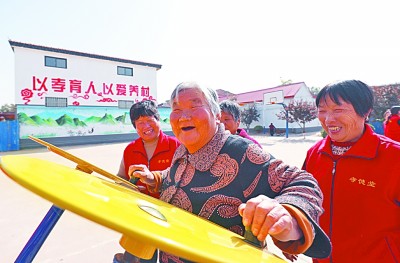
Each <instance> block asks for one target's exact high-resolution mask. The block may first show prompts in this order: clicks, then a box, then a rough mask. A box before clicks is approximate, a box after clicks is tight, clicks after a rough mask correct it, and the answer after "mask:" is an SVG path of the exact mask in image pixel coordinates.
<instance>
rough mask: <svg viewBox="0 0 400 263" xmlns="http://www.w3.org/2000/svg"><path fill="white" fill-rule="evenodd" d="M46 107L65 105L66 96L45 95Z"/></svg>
mask: <svg viewBox="0 0 400 263" xmlns="http://www.w3.org/2000/svg"><path fill="white" fill-rule="evenodd" d="M45 103H46V104H45V105H46V107H67V106H68V104H67V98H54V97H46V102H45Z"/></svg>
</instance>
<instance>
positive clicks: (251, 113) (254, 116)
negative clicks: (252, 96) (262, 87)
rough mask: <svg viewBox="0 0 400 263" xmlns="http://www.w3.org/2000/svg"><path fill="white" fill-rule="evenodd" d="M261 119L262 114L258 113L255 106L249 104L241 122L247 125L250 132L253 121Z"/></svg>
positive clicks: (241, 117) (242, 114)
mask: <svg viewBox="0 0 400 263" xmlns="http://www.w3.org/2000/svg"><path fill="white" fill-rule="evenodd" d="M259 119H260V113H258V110H257V108H256V105H255V104H249V105H248V106H247V108H245V109H244V110H243V111H242V113H241V115H240V121H241V122H242V123H244V124H245V125H246V128H247V131H249V130H250V125H251V123H252V122H253V121H258V120H259Z"/></svg>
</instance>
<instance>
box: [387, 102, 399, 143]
mask: <svg viewBox="0 0 400 263" xmlns="http://www.w3.org/2000/svg"><path fill="white" fill-rule="evenodd" d="M399 111H400V106H393V107H391V108H390V115H389V116H387V119H386V121H385V123H384V134H385V136H386V137H389V138H390V139H392V140H395V141H397V142H400V114H399Z"/></svg>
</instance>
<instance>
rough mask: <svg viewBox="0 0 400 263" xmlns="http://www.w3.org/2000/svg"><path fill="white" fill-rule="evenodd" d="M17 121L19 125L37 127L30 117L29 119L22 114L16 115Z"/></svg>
mask: <svg viewBox="0 0 400 263" xmlns="http://www.w3.org/2000/svg"><path fill="white" fill-rule="evenodd" d="M18 120H19V122H20V123H23V124H27V125H34V126H38V124H37V123H36V122H35V121H34V120H33V119H32V118H31V117H29V116H28V115H26V114H25V113H23V112H22V113H18Z"/></svg>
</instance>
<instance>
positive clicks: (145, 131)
mask: <svg viewBox="0 0 400 263" xmlns="http://www.w3.org/2000/svg"><path fill="white" fill-rule="evenodd" d="M130 118H131V122H132V124H133V127H134V128H135V129H136V132H137V134H138V135H139V138H138V139H136V140H135V141H133V142H131V143H130V144H129V145H128V146H127V147H126V148H125V150H124V155H123V158H122V161H121V165H120V168H119V171H118V176H120V177H122V178H124V179H126V180H129V176H128V170H129V166H131V165H134V164H144V165H146V166H147V167H148V168H149V169H152V170H164V169H166V168H168V167H169V166H170V165H171V161H172V157H173V156H174V153H175V150H176V148H178V146H179V145H180V143H179V141H178V140H177V139H176V138H175V137H172V136H168V135H166V134H164V133H163V132H162V131H161V127H160V114H159V113H158V110H157V105H156V103H155V102H154V101H150V100H145V101H141V102H137V103H135V104H133V105H132V107H131V109H130ZM135 184H136V185H137V186H139V188H140V189H141V192H143V193H146V194H149V195H151V196H153V197H156V198H159V197H160V193H150V192H149V191H148V190H147V188H146V187H145V185H144V184H143V183H142V182H141V181H137V182H136V183H135ZM141 186H142V187H141ZM138 227H140V226H138ZM114 262H115V263H134V262H135V263H136V262H157V252H156V253H154V256H153V258H152V259H150V260H144V259H139V258H137V257H135V256H133V255H131V254H129V253H128V252H125V253H124V254H122V253H118V254H116V255H115V256H114Z"/></svg>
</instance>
